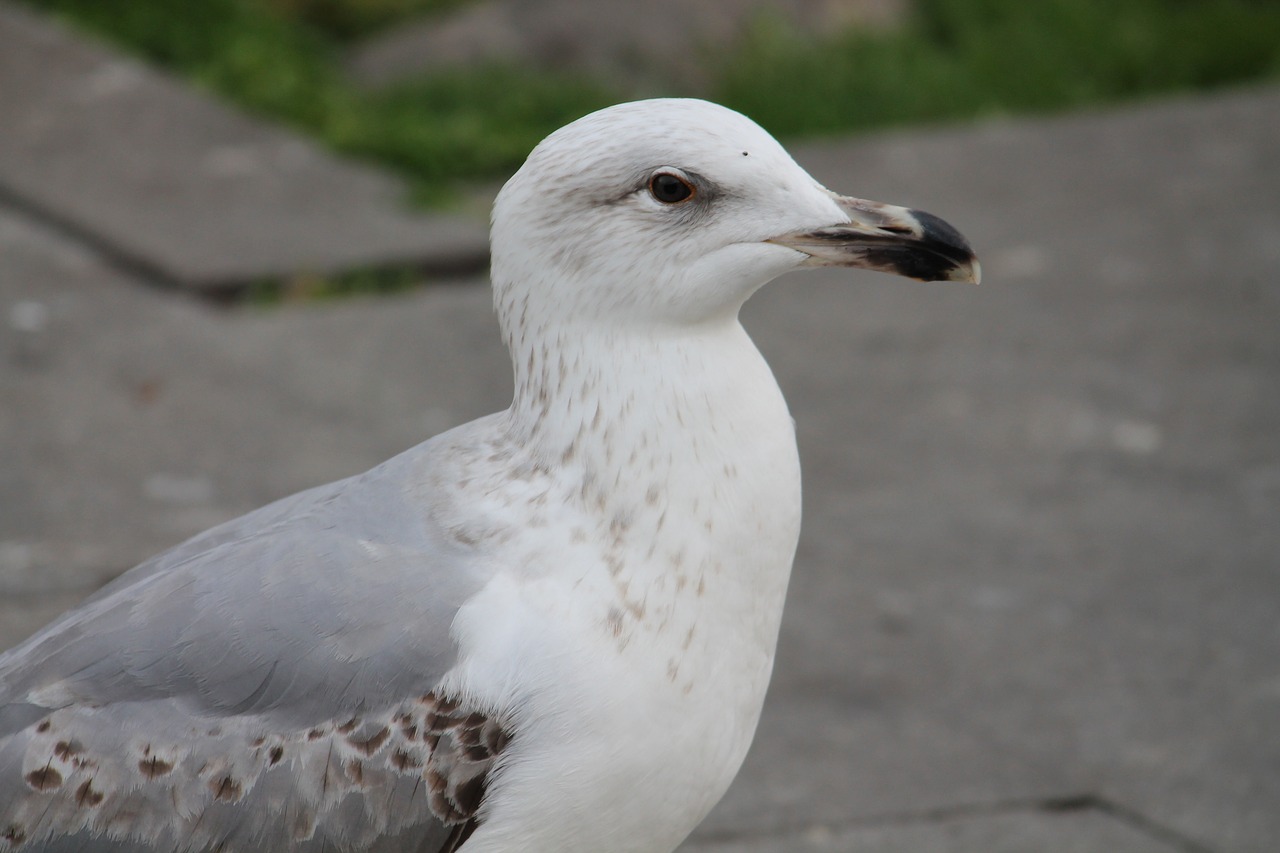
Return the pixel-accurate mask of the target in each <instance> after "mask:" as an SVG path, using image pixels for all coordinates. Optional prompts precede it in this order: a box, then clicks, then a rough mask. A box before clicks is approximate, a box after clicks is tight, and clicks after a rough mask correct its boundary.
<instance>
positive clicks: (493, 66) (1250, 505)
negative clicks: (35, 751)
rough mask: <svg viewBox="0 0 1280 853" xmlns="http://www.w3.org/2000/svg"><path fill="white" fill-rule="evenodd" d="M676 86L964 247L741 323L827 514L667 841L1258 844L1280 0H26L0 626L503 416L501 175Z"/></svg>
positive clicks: (826, 847)
mask: <svg viewBox="0 0 1280 853" xmlns="http://www.w3.org/2000/svg"><path fill="white" fill-rule="evenodd" d="M651 95H694V96H699V97H706V98H710V99H713V100H718V101H721V102H723V103H725V104H727V105H729V106H731V107H734V108H736V109H739V110H742V111H743V112H745V113H747V114H748V115H750V116H751V117H752V118H754V119H756V120H757V121H758V122H760V123H761V124H762V125H763V126H764V127H765V128H767V129H768V130H770V131H771V132H773V133H774V134H775V135H777V136H779V137H780V138H781V139H782V140H783V141H784V143H785V144H786V145H787V146H788V148H789V149H790V150H791V151H792V152H793V153H794V154H795V156H796V158H797V160H798V161H799V162H800V163H801V164H802V165H803V166H804V167H806V168H807V169H809V170H810V171H811V173H812V174H813V175H814V176H815V177H816V178H818V179H819V180H820V181H822V182H823V183H825V184H826V185H828V186H830V187H831V188H832V189H835V190H838V191H841V192H845V193H849V194H853V195H858V196H863V197H867V198H873V199H878V200H881V201H886V202H891V203H899V204H906V205H910V206H912V207H919V208H922V209H924V210H928V211H930V212H933V213H935V214H938V215H941V216H943V217H945V218H946V219H947V220H949V221H951V222H952V223H954V224H955V225H956V226H957V227H959V228H960V230H961V231H963V232H964V233H965V234H966V235H967V236H968V237H969V238H970V240H971V241H972V243H973V245H974V246H975V248H976V249H977V251H978V254H979V256H980V258H981V260H982V264H983V269H984V280H983V284H982V285H981V287H978V288H972V287H960V286H956V285H919V284H914V283H910V282H905V281H899V280H893V279H889V278H886V277H883V276H879V275H876V274H871V273H862V272H853V271H836V272H832V271H822V272H814V273H811V274H806V275H804V276H789V277H786V278H785V279H784V280H783V281H780V282H779V283H777V284H776V285H774V286H771V287H769V288H766V289H765V290H764V291H762V292H761V293H760V294H759V295H758V296H756V297H754V298H753V299H752V300H751V301H750V303H749V304H748V305H747V307H746V310H745V311H744V316H743V320H744V323H745V325H746V326H747V328H748V329H749V331H750V332H751V334H752V336H753V338H754V339H755V340H756V341H757V342H758V344H759V346H760V347H761V349H762V351H764V353H765V355H766V356H767V357H768V359H769V361H770V364H771V365H772V366H773V368H774V370H775V373H776V374H777V377H778V380H779V383H780V384H781V386H782V388H783V390H784V392H785V393H786V395H787V398H788V400H789V402H790V405H791V408H792V411H793V414H794V415H795V417H796V420H797V431H798V439H799V443H800V450H801V457H802V460H803V464H804V477H805V527H804V532H803V535H802V539H801V543H800V549H799V553H798V555H797V561H796V569H795V573H794V577H793V581H792V587H791V591H790V596H789V600H788V610H787V614H786V618H785V620H784V624H783V629H782V637H781V641H780V645H779V656H778V662H777V667H776V671H775V676H774V682H773V686H772V688H771V692H770V696H769V699H768V702H767V704H766V708H765V713H764V716H763V718H762V720H761V724H760V729H759V733H758V736H757V739H756V743H755V746H754V747H753V751H752V753H751V755H750V756H749V757H748V759H747V763H746V766H745V767H744V768H743V771H742V773H741V774H740V776H739V778H738V780H737V782H736V783H735V784H734V786H733V788H732V789H731V790H730V792H729V794H728V795H727V796H726V798H725V800H724V802H723V803H722V804H721V805H720V806H719V807H718V808H717V810H716V811H715V812H714V813H713V814H712V816H711V817H710V818H709V819H708V821H707V823H706V824H705V825H704V827H702V828H701V829H700V830H699V831H698V833H696V834H695V836H694V838H693V839H692V840H691V841H690V842H689V844H688V846H687V847H686V848H685V849H687V850H688V851H701V853H713V851H719V853H780V851H851V852H852V851H863V853H865V851H912V853H922V851H923V853H933V851H947V853H992V851H995V852H996V853H1023V851H1028V850H1036V851H1047V853H1063V852H1065V851H1078V852H1079V853H1084V852H1085V851H1121V853H1130V851H1132V853H1252V852H1253V851H1257V853H1272V851H1274V850H1276V849H1280V809H1277V804H1278V803H1280V273H1277V270H1280V2H1276V0H843V1H842V0H773V1H772V2H768V0H702V2H691V1H690V0H684V2H682V0H650V1H649V2H635V0H631V2H618V0H542V2H535V0H200V2H192V3H180V2H172V0H114V2H105V0H28V2H18V0H0V646H8V645H11V644H13V643H16V642H18V641H20V640H21V639H22V638H23V637H25V636H26V635H27V634H29V633H30V632H31V631H34V630H35V629H37V628H38V627H39V626H40V625H42V624H44V623H45V622H47V621H48V620H49V619H51V618H52V617H53V616H55V615H56V614H57V613H59V612H61V611H62V610H64V609H66V608H67V607H70V606H73V605H74V604H75V603H76V602H77V601H79V600H81V599H82V598H83V597H84V596H85V595H87V594H88V593H89V592H91V591H92V590H93V589H95V588H96V587H97V586H99V585H100V584H101V583H103V582H105V581H107V580H109V579H110V578H112V577H114V576H115V575H117V574H119V573H120V572H122V571H124V570H126V569H127V568H129V567H130V566H132V565H134V564H136V563H138V562H139V561H141V560H143V559H145V558H146V557H148V556H150V555H151V554H153V553H155V552H157V551H160V550H162V549H165V548H168V547H171V546H172V545H174V544H175V543H177V542H179V541H181V540H182V539H184V538H186V537H188V536H190V535H193V534H195V533H198V532H200V531H201V530H203V529H205V528H207V527H209V526H211V525H214V524H217V523H219V522H221V521H223V520H225V519H227V518H230V517H233V516H235V515H238V514H240V513H243V512H246V511H249V510H252V509H254V508H255V507H257V506H260V505H262V504H264V503H266V502H268V501H270V500H273V499H275V498H278V497H280V496H283V495H286V494H289V493H291V492H293V491H296V490H299V489H302V488H306V487H308V486H311V485H314V484H317V483H320V482H324V481H328V480H332V479H336V478H338V477H342V476H346V475H350V474H353V473H356V472H359V471H361V470H364V469H366V468H368V467H370V466H372V465H375V464H377V463H378V462H379V461H381V460H383V459H385V458H387V457H388V456H391V455H392V454H394V453H397V452H399V451H400V450H402V449H404V448H405V447H408V446H410V445H412V444H415V443H417V442H419V441H422V440H423V439H425V438H427V437H429V436H431V435H433V434H435V433H437V432H440V431H442V430H444V429H447V428H449V427H451V426H453V425H456V424H458V423H461V422H463V421H466V420H468V419H471V418H474V417H477V416H480V415H483V414H486V413H488V412H491V411H494V410H496V409H499V408H501V407H503V406H505V405H506V404H507V403H508V402H509V399H510V396H509V395H510V368H509V365H508V361H507V357H506V354H505V352H504V351H503V349H502V346H501V344H500V342H499V338H498V331H497V328H496V323H495V322H494V320H493V317H492V314H491V310H490V305H489V295H488V292H487V287H486V284H487V276H486V274H485V268H486V264H487V242H486V240H487V225H486V217H487V215H488V207H489V204H490V202H491V201H492V198H493V194H494V193H495V192H496V190H497V187H498V186H500V184H501V182H502V180H503V179H504V177H505V176H506V175H507V174H509V173H510V172H511V171H512V170H513V169H515V168H516V167H517V166H518V165H519V163H520V162H521V161H522V159H523V158H524V156H525V155H526V153H527V152H528V150H529V149H530V148H531V147H532V146H533V145H534V144H536V142H537V141H538V140H539V139H541V138H542V137H543V136H544V135H545V134H547V133H548V132H550V131H552V130H554V129H555V128H556V127H558V126H560V125H562V124H564V123H566V122H567V121H570V120H572V119H574V118H577V117H578V116H580V115H582V114H583V113H585V112H587V111H589V110H592V109H595V108H597V107H600V106H603V105H606V104H609V103H613V102H616V101H619V100H626V99H631V98H636V97H645V96H651Z"/></svg>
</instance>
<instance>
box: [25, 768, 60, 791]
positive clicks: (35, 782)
mask: <svg viewBox="0 0 1280 853" xmlns="http://www.w3.org/2000/svg"><path fill="white" fill-rule="evenodd" d="M26 780H27V784H28V785H30V786H31V787H32V788H35V789H36V790H37V791H51V790H53V789H54V788H56V787H58V786H59V785H61V784H62V774H61V773H59V772H58V771H57V770H54V769H53V768H52V767H50V766H48V765H45V766H44V767H41V768H40V769H39V770H32V771H31V772H30V773H28V774H27V775H26Z"/></svg>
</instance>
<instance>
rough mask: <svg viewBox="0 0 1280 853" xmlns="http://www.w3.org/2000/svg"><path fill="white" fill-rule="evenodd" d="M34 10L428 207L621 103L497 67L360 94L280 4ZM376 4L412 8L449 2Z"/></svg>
mask: <svg viewBox="0 0 1280 853" xmlns="http://www.w3.org/2000/svg"><path fill="white" fill-rule="evenodd" d="M29 2H31V3H32V5H35V6H38V7H40V8H43V9H45V10H48V11H51V12H53V13H55V14H57V15H59V16H61V17H63V18H65V19H67V20H69V21H71V22H73V23H74V24H75V25H77V26H79V27H82V28H84V29H87V30H89V31H91V32H94V33H97V34H99V35H102V36H104V37H106V38H108V39H110V40H112V41H114V42H116V43H118V44H120V45H122V46H124V47H125V48H126V49H128V50H130V51H131V52H133V53H135V54H137V55H140V56H142V57H143V58H144V59H147V60H149V61H151V62H153V63H155V64H157V65H160V66H163V67H166V68H169V69H172V70H173V71H175V72H177V73H178V74H180V75H182V76H185V77H187V78H188V79H190V80H192V81H194V82H195V83H196V84H197V85H199V86H201V87H203V88H205V89H208V90H210V91H212V92H214V93H216V94H218V95H220V96H222V97H223V98H225V99H227V100H229V101H231V102H233V103H236V104H239V105H240V106H242V107H245V108H247V109H248V110H250V111H252V112H255V113H258V114H260V115H264V116H267V117H270V118H274V119H276V120H279V121H283V122H284V123H286V124H289V125H292V126H294V127H296V128H298V129H300V130H302V131H304V132H307V133H309V134H312V135H314V136H316V137H318V138H320V139H321V140H323V141H324V142H326V143H328V144H329V145H330V146H331V147H332V148H334V149H335V150H337V151H339V152H341V153H343V154H348V155H353V156H356V157H362V158H365V159H369V160H374V161H378V162H381V163H384V164H386V165H388V166H391V167H393V168H395V169H398V170H399V171H400V172H402V173H403V174H404V175H405V176H406V177H407V178H408V179H409V181H410V183H411V186H412V189H413V191H414V195H415V196H416V197H417V198H419V199H420V200H424V201H426V202H428V203H432V202H440V201H442V200H445V199H447V198H449V196H450V193H451V191H452V190H453V189H454V188H456V187H457V185H458V184H460V183H463V182H466V181H468V180H474V179H483V178H488V177H492V176H494V175H498V174H501V173H502V172H503V171H505V170H510V169H513V168H514V167H516V166H518V165H519V164H520V162H521V161H522V160H523V159H524V156H525V154H527V153H528V151H529V149H530V148H532V147H533V146H534V145H535V144H536V143H537V142H538V141H539V140H540V139H541V138H542V137H543V136H545V135H546V134H547V133H549V132H550V131H552V130H554V129H555V128H556V127H559V126H560V125H562V124H564V123H566V122H568V121H570V120H572V119H574V118H577V117H578V116H580V115H582V114H583V113H585V112H589V111H591V110H593V109H597V108H599V107H601V106H604V105H606V104H609V103H612V102H614V101H616V100H617V98H616V96H614V95H613V94H612V93H611V92H608V91H607V90H606V89H605V88H604V87H602V86H597V85H594V84H592V83H589V82H582V81H579V80H577V79H574V78H572V77H570V76H568V75H563V74H552V73H530V72H528V71H527V70H526V69H520V68H504V67H493V66H490V67H485V68H478V69H471V70H467V71H459V72H454V73H447V74H440V75H433V76H431V77H427V78H423V79H420V80H416V81H412V82H409V83H406V84H404V85H401V86H397V87H394V88H392V89H389V90H386V91H381V92H378V93H376V94H375V93H369V92H366V91H362V90H360V89H359V88H357V87H356V86H354V85H352V84H351V83H350V82H348V81H347V80H345V79H344V78H343V76H342V74H341V66H340V63H339V57H340V48H341V44H340V42H339V40H338V39H337V38H336V37H335V36H334V34H333V32H332V31H331V30H326V29H325V28H322V27H320V26H318V25H315V24H314V22H312V21H311V20H309V19H307V18H305V17H301V16H299V17H289V16H287V15H285V14H283V13H282V12H281V11H280V10H279V9H278V8H276V7H275V6H274V5H273V4H283V3H284V0H269V2H256V3H255V2H252V0H199V2H193V3H179V2H174V0H124V2H120V3H108V2H104V0H29ZM331 2H332V3H334V4H335V5H338V4H342V3H343V0H331ZM379 2H383V3H386V4H394V3H396V2H398V3H399V4H400V5H401V6H403V7H405V8H406V9H408V8H417V7H421V6H424V5H427V4H428V3H434V5H440V3H441V0H379ZM443 2H446V3H454V4H455V5H456V0H443ZM346 5H350V6H355V5H360V4H358V3H355V2H353V0H346Z"/></svg>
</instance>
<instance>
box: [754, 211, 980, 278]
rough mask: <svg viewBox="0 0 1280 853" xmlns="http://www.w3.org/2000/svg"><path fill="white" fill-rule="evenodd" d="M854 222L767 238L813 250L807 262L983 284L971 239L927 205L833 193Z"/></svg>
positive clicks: (771, 241) (825, 265) (808, 253)
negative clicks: (914, 206) (928, 210)
mask: <svg viewBox="0 0 1280 853" xmlns="http://www.w3.org/2000/svg"><path fill="white" fill-rule="evenodd" d="M831 197H832V198H833V199H834V200H835V202H836V204H838V205H840V209H841V210H843V211H844V212H845V213H846V214H848V216H849V222H845V223H840V224H836V225H828V226H826V227H823V228H817V229H814V230H812V231H797V232H794V233H791V234H783V235H782V236H780V237H774V238H772V239H770V240H767V241H766V242H768V243H775V244H777V245H779V246H786V247H787V248H789V249H795V250H796V251H797V252H803V253H804V254H806V255H808V256H809V257H808V260H807V261H806V262H805V265H806V266H814V267H863V268H865V269H870V270H880V271H881V272H888V273H894V274H896V275H903V276H906V277H908V278H915V279H919V280H920V281H966V282H971V283H973V284H977V283H978V281H979V280H980V279H981V278H982V267H981V266H979V265H978V259H977V257H976V256H975V255H974V254H973V249H972V248H970V247H969V241H968V240H966V239H965V238H964V237H963V236H962V235H961V234H960V232H959V231H957V230H956V229H955V228H953V227H951V226H950V225H949V224H947V223H946V222H944V221H943V220H941V219H939V218H938V217H936V216H934V215H933V214H932V213H925V212H924V211H923V210H910V209H908V208H905V207H895V206H894V205H891V204H881V203H880V202H878V201H866V200H864V199H860V198H848V197H847V196H842V195H836V194H835V193H832V194H831Z"/></svg>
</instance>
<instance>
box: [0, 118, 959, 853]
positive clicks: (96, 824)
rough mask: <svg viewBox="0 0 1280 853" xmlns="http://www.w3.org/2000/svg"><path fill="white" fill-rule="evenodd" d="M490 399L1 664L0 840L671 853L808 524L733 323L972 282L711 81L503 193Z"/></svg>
mask: <svg viewBox="0 0 1280 853" xmlns="http://www.w3.org/2000/svg"><path fill="white" fill-rule="evenodd" d="M491 238H492V275H491V278H492V282H493V294H494V305H495V309H496V311H497V314H498V317H499V319H500V322H501V328H502V334H503V336H504V339H505V342H506V345H507V348H508V349H509V351H510V354H511V360H512V364H513V366H514V374H515V383H514V386H515V390H514V399H513V401H512V403H511V406H510V408H509V409H507V410H506V411H503V412H500V413H497V414H493V415H489V416H487V417H483V418H480V419H479V420H476V421H473V422H471V423H468V424H465V425H462V426H459V427H457V428H455V429H452V430H450V431H448V432H445V433H443V434H441V435H438V436H436V437H434V438H431V439H430V440H428V441H426V442H424V443H422V444H420V445H418V446H416V447H414V448H412V449H410V450H407V451H405V452H403V453H401V454H400V455H398V456H395V457H393V458H392V459H390V460H389V461H387V462H385V463H383V464H381V465H379V466H377V467H375V468H373V469H372V470H370V471H367V472H366V473H363V474H360V475H358V476H355V477H352V478H350V479H346V480H341V481H339V482H336V483H332V484H329V485H324V486H320V487H318V488H313V489H310V490H308V491H304V492H301V493H299V494H296V495H294V496H292V497H287V498H284V499H283V500H280V501H277V502H276V503H273V504H270V505H268V506H266V507H264V508H262V509H259V510H257V511H256V512H252V513H250V514H248V515H246V516H243V517H242V518H239V519H236V520H233V521H230V522H227V523H225V524H223V525H221V526H219V527H215V528H213V529H212V530H209V531H207V532H205V533H203V534H201V535H198V536H196V537H195V538H193V539H190V540H188V541H187V542H185V543H183V544H181V545H178V546H177V547H175V548H173V549H172V550H170V551H166V552H164V553H162V554H160V555H158V556H156V557H153V558H152V559H150V560H147V561H146V562H144V563H142V564H141V565H139V566H137V567H136V568H134V569H132V570H131V571H129V572H126V573H125V574H124V575H122V576H121V577H119V578H118V579H116V580H115V581H114V582H112V583H110V584H108V585H107V586H106V587H104V588H103V589H101V590H100V591H99V592H97V593H96V594H95V595H93V596H92V597H90V598H89V599H88V600H87V601H85V602H84V603H83V604H81V605H80V606H79V607H77V608H76V609H74V610H72V611H70V612H69V613H66V614H65V615H63V616H61V617H60V618H58V619H57V620H56V621H54V622H53V623H52V624H50V625H48V626H47V627H45V628H44V629H43V630H41V631H39V632H38V633H36V634H35V635H34V636H32V637H31V638H30V639H28V640H27V641H26V642H24V643H23V644H21V645H19V646H17V647H16V648H14V649H12V650H10V651H8V652H7V653H5V654H4V655H2V656H0V853H8V852H9V851H22V853H28V852H30V853H34V852H35V851H41V853H55V851H82V853H105V852H106V851H113V852H114V853H124V851H184V853H187V851H191V852H192V853H193V852H194V851H223V853H236V851H243V852H244V853H247V852H248V851H276V853H279V851H315V853H320V851H343V852H344V853H345V851H380V853H392V852H393V851H395V852H396V853H399V851H405V853H407V852H408V851H414V853H449V852H450V851H458V850H461V851H464V853H512V851H556V853H575V851H576V852H577V853H588V851H589V853H599V851H612V853H669V851H672V850H674V849H675V848H676V847H677V846H678V845H679V844H680V843H681V842H682V841H683V840H684V838H685V837H686V836H687V835H688V834H689V833H690V832H691V831H692V830H693V829H694V827H696V826H697V825H698V823H699V822H700V821H701V820H702V819H703V818H704V817H705V816H706V814H707V813H708V812H709V811H710V809H711V808H712V806H714V805H715V803H716V802H717V801H718V800H719V799H720V798H721V796H722V795H723V794H724V792H725V790H726V788H727V787H728V786H729V783H730V781H731V780H732V779H733V777H734V776H735V774H736V773H737V771H738V768H739V766H740V765H741V763H742V761H743V758H744V756H745V755H746V752H747V748H748V746H749V745H750V743H751V740H752V737H753V735H754V732H755V728H756V723H757V720H758V719H759V716H760V710H761V706H762V703H763V700H764V695H765V689H766V687H767V686H768V683H769V677H770V673H771V670H772V667H773V661H774V650H775V646H776V643H777V638H778V627H779V622H780V620H781V617H782V609H783V599H784V595H785V592H786V587H787V581H788V577H789V575H790V572H791V564H792V559H793V557H794V554H795V548H796V541H797V537H798V535H799V530H800V466H799V459H798V455H797V450H796V442H795V435H794V424H793V421H792V418H791V415H790V413H789V412H788V409H787V405H786V403H785V401H784V400H783V396H782V393H781V392H780V390H779V388H778V385H777V383H776V382H775V380H774V377H773V375H772V373H771V372H770V370H769V367H768V365H767V364H766V363H765V361H764V358H763V357H762V356H761V355H760V353H759V352H758V351H757V350H756V348H755V346H754V345H753V344H752V342H751V340H750V338H749V337H748V336H747V334H746V332H745V331H744V330H743V328H742V326H741V325H740V323H739V320H738V313H739V309H740V308H741V306H742V304H743V303H744V302H745V301H746V299H747V298H748V297H750V296H751V295H752V293H754V292H755V291H756V290H757V289H759V288H760V287H761V286H762V285H764V284H766V283H767V282H769V281H770V280H772V279H774V278H776V277H777V276H779V275H781V274H782V273H786V272H789V271H792V270H796V269H800V268H806V267H823V266H839V267H862V268H868V269H873V270H881V271H887V272H892V273H897V274H901V275H905V276H908V277H912V278H916V279H922V280H931V281H933V280H944V281H969V282H975V283H976V282H977V281H978V278H979V266H978V262H977V260H976V258H975V256H974V253H973V251H972V250H971V249H970V247H969V244H968V243H967V242H966V241H965V239H964V238H963V237H962V236H961V235H960V234H959V233H958V232H957V231H956V230H955V229H954V228H952V227H951V226H950V225H948V224H947V223H945V222H944V221H942V220H941V219H939V218H937V217H935V216H932V215H930V214H927V213H923V212H920V211H916V210H911V209H907V208H904V207H895V206H890V205H886V204H881V203H877V202H871V201H866V200H862V199H856V198H849V197H845V196H841V195H837V194H835V193H833V192H831V191H829V190H827V189H825V188H824V187H823V186H821V185H820V184H819V183H818V182H817V181H815V180H814V179H813V178H811V177H810V176H809V175H808V174H807V173H806V172H805V171H804V170H803V169H801V168H800V166H798V165H797V164H796V163H795V161H794V160H792V158H791V157H790V156H789V155H788V154H787V152H786V151H785V150H784V149H783V148H782V146H780V145H779V144H778V143H777V142H776V141H775V140H774V139H773V138H772V137H771V136H770V135H769V134H768V133H767V132H765V131H764V130H763V129H761V128H760V127H759V126H758V125H757V124H755V123H754V122H752V121H751V120H750V119H748V118H746V117H744V116H742V115H740V114H738V113H736V112H734V111H732V110H729V109H726V108H725V107H722V106H718V105H715V104H711V103H707V102H705V101H698V100H687V99H658V100H648V101H638V102H633V103H627V104H621V105H617V106H613V107H610V108H607V109H604V110H601V111H599V112H596V113H592V114H590V115H588V116H586V117H584V118H581V119H579V120H577V121H575V122H573V123H572V124H569V125H567V126H566V127H563V128H561V129H560V130H558V131H556V132H555V133H553V134H551V135H550V136H549V137H547V138H546V139H545V140H544V141H543V142H542V143H540V144H539V145H538V146H537V147H536V148H535V149H534V150H533V152H532V153H531V154H530V155H529V157H528V159H527V161H526V162H525V163H524V165H523V166H522V167H521V168H520V170H519V171H518V172H516V174H515V175H514V177H512V178H511V180H510V181H509V182H508V183H507V184H506V185H505V186H504V187H503V189H502V191H501V192H500V193H499V195H498V197H497V200H496V201H495V204H494V208H493V217H492V231H491Z"/></svg>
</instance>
